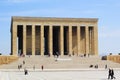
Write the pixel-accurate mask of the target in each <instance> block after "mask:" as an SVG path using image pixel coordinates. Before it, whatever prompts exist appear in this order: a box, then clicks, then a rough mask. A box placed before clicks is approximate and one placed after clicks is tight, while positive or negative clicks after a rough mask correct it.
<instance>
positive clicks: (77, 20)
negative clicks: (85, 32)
mask: <svg viewBox="0 0 120 80" xmlns="http://www.w3.org/2000/svg"><path fill="white" fill-rule="evenodd" d="M12 21H55V22H57V21H59V22H64V21H68V22H81V21H85V22H97V21H98V18H65V17H64V18H63V17H22V16H12Z"/></svg>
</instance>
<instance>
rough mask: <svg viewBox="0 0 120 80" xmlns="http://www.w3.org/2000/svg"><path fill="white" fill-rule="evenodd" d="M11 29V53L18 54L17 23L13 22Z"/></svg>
mask: <svg viewBox="0 0 120 80" xmlns="http://www.w3.org/2000/svg"><path fill="white" fill-rule="evenodd" d="M11 30H12V31H11V32H12V35H11V36H12V37H11V54H12V55H15V56H17V55H18V52H17V24H15V23H13V25H12V28H11Z"/></svg>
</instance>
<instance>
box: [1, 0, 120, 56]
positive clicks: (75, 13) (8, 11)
mask: <svg viewBox="0 0 120 80" xmlns="http://www.w3.org/2000/svg"><path fill="white" fill-rule="evenodd" d="M11 16H34V17H70V18H71V17H72V18H99V22H98V36H99V37H98V40H99V43H98V44H99V54H109V53H113V54H118V53H120V0H0V52H1V53H2V54H9V53H10V45H11V39H10V37H11V36H10V23H11Z"/></svg>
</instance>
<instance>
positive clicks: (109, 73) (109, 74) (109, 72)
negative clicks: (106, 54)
mask: <svg viewBox="0 0 120 80" xmlns="http://www.w3.org/2000/svg"><path fill="white" fill-rule="evenodd" d="M110 78H111V69H110V68H109V71H108V79H110Z"/></svg>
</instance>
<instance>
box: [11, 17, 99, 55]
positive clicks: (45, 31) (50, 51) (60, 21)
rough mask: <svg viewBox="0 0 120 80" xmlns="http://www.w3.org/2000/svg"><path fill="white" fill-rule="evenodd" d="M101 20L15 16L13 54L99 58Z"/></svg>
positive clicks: (12, 32)
mask: <svg viewBox="0 0 120 80" xmlns="http://www.w3.org/2000/svg"><path fill="white" fill-rule="evenodd" d="M97 23H98V19H96V18H49V17H48V18H46V17H40V18H39V17H12V22H11V54H12V55H18V54H19V55H22V54H24V55H56V54H59V55H81V54H91V55H98V30H97V29H98V24H97Z"/></svg>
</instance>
